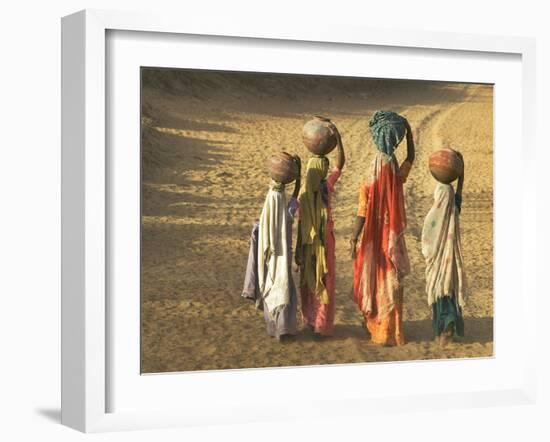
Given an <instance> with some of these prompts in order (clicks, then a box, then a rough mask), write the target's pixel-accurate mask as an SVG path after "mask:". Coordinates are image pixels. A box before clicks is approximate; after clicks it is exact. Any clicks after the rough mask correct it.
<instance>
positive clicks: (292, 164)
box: [266, 152, 298, 184]
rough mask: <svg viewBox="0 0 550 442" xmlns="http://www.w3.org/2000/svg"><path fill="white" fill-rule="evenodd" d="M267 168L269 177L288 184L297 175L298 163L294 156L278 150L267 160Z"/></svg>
mask: <svg viewBox="0 0 550 442" xmlns="http://www.w3.org/2000/svg"><path fill="white" fill-rule="evenodd" d="M266 165H267V169H268V170H269V174H270V175H271V179H272V180H274V181H277V182H278V183H282V184H288V183H291V182H292V181H294V180H295V179H296V178H297V177H298V165H297V164H296V161H294V157H293V156H292V155H290V154H289V153H287V152H280V153H278V154H275V155H273V156H272V157H271V158H269V159H268V160H267V163H266Z"/></svg>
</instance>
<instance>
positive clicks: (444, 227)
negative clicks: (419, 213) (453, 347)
mask: <svg viewBox="0 0 550 442" xmlns="http://www.w3.org/2000/svg"><path fill="white" fill-rule="evenodd" d="M422 254H423V255H424V258H426V292H427V294H428V304H429V305H432V304H433V303H434V302H435V301H436V300H437V299H438V298H440V297H442V296H450V295H451V294H452V293H454V295H455V296H456V297H457V300H458V304H459V305H460V306H461V307H464V303H465V300H466V274H465V271H464V262H463V258H462V247H461V244H460V224H459V217H458V213H457V210H456V207H455V192H454V189H453V187H452V186H451V185H449V184H441V183H438V184H437V187H436V189H435V193H434V205H433V206H432V208H431V209H430V211H429V212H428V215H427V216H426V219H425V221H424V228H423V229H422Z"/></svg>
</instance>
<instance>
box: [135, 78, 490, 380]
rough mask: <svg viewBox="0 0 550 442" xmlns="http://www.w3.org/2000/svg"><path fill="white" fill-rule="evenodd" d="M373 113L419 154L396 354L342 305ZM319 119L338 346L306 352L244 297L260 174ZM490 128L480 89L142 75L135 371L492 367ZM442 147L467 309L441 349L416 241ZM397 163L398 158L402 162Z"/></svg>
mask: <svg viewBox="0 0 550 442" xmlns="http://www.w3.org/2000/svg"><path fill="white" fill-rule="evenodd" d="M378 109H385V110H393V111H396V112H398V113H400V114H402V115H403V116H405V117H406V118H407V119H408V120H409V122H410V124H411V126H412V128H413V132H414V138H415V142H416V160H415V164H414V166H413V169H412V171H411V174H410V177H409V179H408V181H407V183H406V184H405V195H406V208H407V221H408V226H407V233H406V241H407V247H408V251H409V256H410V260H411V267H412V272H411V275H409V276H408V277H407V278H406V282H405V284H406V285H405V295H404V296H405V301H404V330H405V338H406V340H407V344H406V345H404V346H399V347H381V346H378V345H374V344H371V343H370V342H369V341H368V338H367V335H366V334H365V331H364V330H363V328H362V326H361V316H360V314H359V312H358V310H357V308H356V306H355V304H354V302H353V300H352V298H351V287H352V280H353V279H352V278H353V275H352V272H353V270H352V261H351V259H350V257H349V246H348V239H349V236H350V233H351V228H352V224H353V218H354V215H355V211H356V204H357V191H358V189H359V185H360V183H361V181H362V180H363V179H364V178H365V176H366V172H367V169H368V166H369V164H370V161H371V158H372V156H373V154H374V152H375V150H374V145H373V143H372V141H371V137H370V134H369V129H368V121H369V118H370V117H371V115H372V114H373V113H374V111H376V110H378ZM316 114H320V115H326V116H329V117H330V118H332V120H333V121H334V122H335V123H336V125H337V126H338V128H339V130H340V132H341V134H342V137H343V143H344V147H345V151H346V156H347V162H346V166H345V168H344V171H343V174H342V177H341V179H340V181H339V182H338V183H337V190H336V194H335V196H334V199H333V217H334V221H335V235H336V258H337V264H336V265H337V269H336V272H337V281H336V302H337V312H336V321H335V324H336V325H335V335H334V336H333V337H332V338H328V339H326V340H324V341H321V342H318V341H315V340H314V339H313V336H312V334H311V333H310V332H309V331H307V330H305V329H302V330H301V331H300V333H299V335H298V336H296V338H295V339H294V340H293V341H292V342H288V343H284V344H280V343H278V342H277V341H275V340H274V339H273V338H270V337H268V336H267V335H266V333H265V324H264V321H263V317H262V313H261V312H258V311H256V310H255V309H254V306H253V304H252V303H251V302H250V301H247V300H245V299H243V298H241V290H242V284H243V278H244V271H245V266H246V260H247V254H248V246H249V239H250V229H251V226H252V224H253V222H254V221H255V219H256V218H257V217H258V215H259V213H260V211H261V208H262V205H263V202H264V198H265V193H266V191H267V188H268V184H269V178H268V174H267V172H266V169H265V166H264V163H265V160H266V159H267V158H268V157H269V156H270V155H272V154H273V153H275V152H277V151H280V150H286V151H288V152H291V153H298V154H299V155H300V156H301V157H302V160H303V161H305V160H306V159H307V158H308V152H307V150H306V149H305V147H303V144H302V142H301V128H302V126H303V124H304V122H305V121H307V120H308V119H310V118H311V117H312V116H313V115H316ZM492 124H493V89H492V86H490V85H478V84H458V83H435V82H413V81H395V80H392V81H390V80H358V79H327V78H311V77H301V76H284V77H280V76H272V75H251V74H224V73H197V72H190V71H162V70H154V69H149V70H144V71H143V90H142V176H143V182H142V244H141V246H142V290H141V299H142V309H141V324H142V327H141V338H142V339H141V348H142V372H143V373H153V372H173V371H188V370H212V369H224V368H250V367H272V366H288V365H291V366H302V365H317V364H332V363H339V364H341V363H364V362H377V361H405V360H423V359H446V358H470V357H488V356H491V355H492V354H493V289H492V287H493V218H492V214H493V210H492V204H493V135H492V134H493V127H492ZM403 144H404V143H403ZM446 146H449V147H453V148H455V149H458V150H460V151H461V152H462V153H463V155H464V159H465V185H464V195H463V200H464V201H463V209H462V214H461V223H462V224H461V227H462V241H463V253H464V259H465V264H466V271H467V276H468V283H469V297H468V299H467V306H466V308H465V311H464V315H465V337H464V338H463V339H462V340H460V341H459V342H455V343H451V344H449V345H448V346H447V347H445V348H440V347H439V346H438V345H437V344H436V343H434V342H433V341H432V338H433V337H432V329H431V311H430V307H429V306H428V304H427V299H426V294H425V291H424V283H425V280H424V270H425V266H424V259H423V257H422V254H421V246H420V235H421V230H422V223H423V220H424V217H425V215H426V214H427V212H428V210H429V207H430V205H431V203H432V198H433V197H432V195H433V190H434V188H435V184H436V182H435V180H434V179H433V178H432V177H431V175H430V173H429V171H428V168H427V160H428V156H429V154H430V153H431V152H432V151H434V150H437V149H439V148H442V147H446ZM405 151H406V149H405V147H404V145H401V146H400V147H399V148H398V149H397V152H396V154H397V156H398V158H399V159H400V160H401V159H403V158H404V155H405ZM334 154H335V153H332V154H331V156H330V159H331V162H333V161H334ZM287 187H288V189H287V190H288V193H290V192H291V191H292V185H289V186H287ZM294 238H295V233H294ZM294 276H295V279H296V281H298V275H294Z"/></svg>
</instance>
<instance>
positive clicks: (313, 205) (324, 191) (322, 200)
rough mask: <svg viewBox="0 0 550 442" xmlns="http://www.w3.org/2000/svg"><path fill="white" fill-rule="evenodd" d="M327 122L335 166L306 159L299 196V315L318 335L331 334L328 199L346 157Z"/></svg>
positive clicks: (332, 302)
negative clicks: (333, 142)
mask: <svg viewBox="0 0 550 442" xmlns="http://www.w3.org/2000/svg"><path fill="white" fill-rule="evenodd" d="M326 124H327V127H329V128H330V129H331V130H332V132H333V133H334V135H335V136H336V139H337V146H338V155H337V160H336V167H334V168H333V169H332V171H330V173H329V161H328V158H327V157H325V156H318V155H315V156H313V157H312V158H310V159H309V161H308V163H307V167H306V176H305V182H304V185H303V187H302V189H301V192H300V197H299V199H300V209H299V210H300V213H299V219H300V221H299V225H298V242H297V244H296V264H298V266H299V267H300V293H301V300H302V318H303V320H304V322H306V323H307V325H308V326H309V327H310V328H311V329H312V330H313V332H314V333H315V334H316V336H317V337H321V336H330V335H332V334H333V329H334V313H335V284H334V281H335V273H334V272H335V262H336V259H335V240H334V231H333V229H334V223H333V220H332V213H331V199H332V194H333V193H334V185H335V184H336V181H338V178H340V174H341V173H342V169H343V167H344V163H345V160H346V159H345V155H344V146H343V145H342V138H341V136H340V133H339V132H338V129H336V126H334V124H332V123H330V122H326Z"/></svg>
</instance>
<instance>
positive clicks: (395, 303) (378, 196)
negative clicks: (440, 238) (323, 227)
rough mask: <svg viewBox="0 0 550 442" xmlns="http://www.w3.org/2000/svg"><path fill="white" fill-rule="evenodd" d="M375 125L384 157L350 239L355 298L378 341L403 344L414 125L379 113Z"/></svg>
mask: <svg viewBox="0 0 550 442" xmlns="http://www.w3.org/2000/svg"><path fill="white" fill-rule="evenodd" d="M369 126H370V130H371V134H372V137H373V140H374V143H375V145H376V147H377V149H378V152H377V153H376V155H375V157H374V159H373V161H372V164H371V169H370V175H369V177H368V178H367V180H366V181H365V182H364V184H363V185H362V186H361V187H360V189H359V207H358V210H357V218H356V221H355V226H354V229H353V234H352V238H351V240H350V245H351V251H352V252H351V253H352V258H354V260H355V262H354V285H353V289H354V298H355V302H356V303H357V306H358V307H359V310H360V311H361V313H362V314H363V317H364V321H365V326H366V328H367V330H368V331H369V333H370V335H371V340H372V342H374V343H376V344H382V345H388V346H391V345H403V344H404V343H405V338H404V336H403V330H402V314H403V280H404V277H405V275H407V274H408V273H409V270H410V265H409V258H408V255H407V247H406V245H405V237H404V234H405V226H406V223H407V221H406V216H405V199H404V196H403V183H404V181H405V180H406V178H407V175H408V173H409V171H410V169H411V166H412V162H413V161H414V142H413V137H412V131H411V128H410V125H409V123H408V122H407V120H406V119H405V118H403V117H401V116H400V115H397V114H396V113H394V112H386V111H378V112H376V113H375V114H374V116H373V117H372V119H371V121H370V122H369ZM405 135H406V138H407V159H406V160H405V161H404V162H403V164H402V165H401V167H400V166H399V165H398V163H397V159H396V157H395V155H394V150H395V149H396V148H397V146H398V145H399V143H400V142H401V141H402V140H403V138H404V137H405ZM361 233H362V238H361V243H360V245H359V246H358V247H357V246H356V245H357V242H358V239H359V236H360V235H361Z"/></svg>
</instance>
